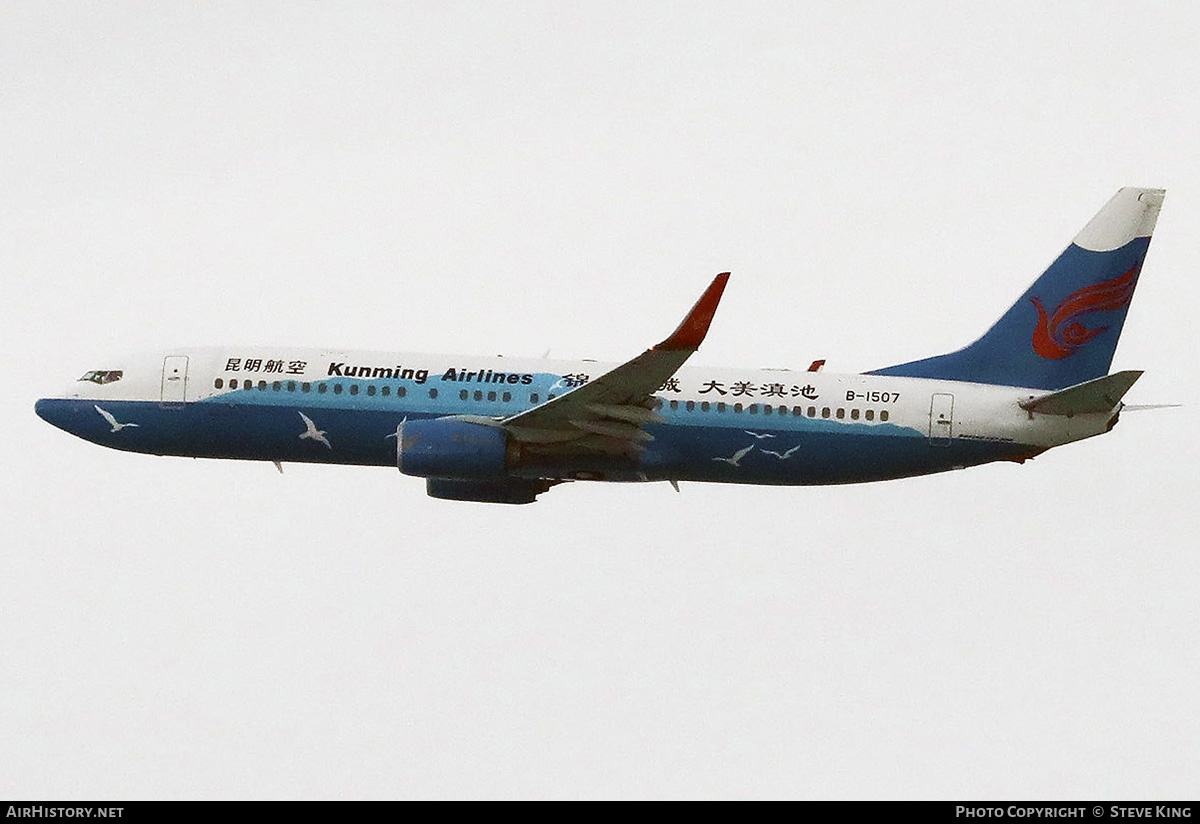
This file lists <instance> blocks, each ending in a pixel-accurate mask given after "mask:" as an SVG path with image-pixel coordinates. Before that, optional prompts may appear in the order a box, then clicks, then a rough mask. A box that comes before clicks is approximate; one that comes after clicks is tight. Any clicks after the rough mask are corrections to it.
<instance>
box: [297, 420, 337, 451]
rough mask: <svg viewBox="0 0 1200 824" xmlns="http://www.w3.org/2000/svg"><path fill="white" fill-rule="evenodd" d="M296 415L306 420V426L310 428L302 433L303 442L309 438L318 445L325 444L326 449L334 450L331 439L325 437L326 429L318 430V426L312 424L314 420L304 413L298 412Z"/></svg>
mask: <svg viewBox="0 0 1200 824" xmlns="http://www.w3.org/2000/svg"><path fill="white" fill-rule="evenodd" d="M296 414H297V415H299V416H300V417H302V418H304V425H305V426H307V427H308V429H306V430H304V431H303V432H301V433H300V439H301V440H304V439H305V438H308V439H310V440H314V441H316V442H317V443H323V444H325V448H326V449H333V445H332V444H330V443H329V439H328V438H326V437H325V430H324V429H317V425H316V424H315V423H313V422H312V418H310V417H308V415H305V414H304V413H303V412H297V413H296Z"/></svg>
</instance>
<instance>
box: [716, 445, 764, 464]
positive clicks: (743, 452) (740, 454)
mask: <svg viewBox="0 0 1200 824" xmlns="http://www.w3.org/2000/svg"><path fill="white" fill-rule="evenodd" d="M752 449H754V444H750V445H749V446H747V447H746V448H745V449H739V450H738V451H737V452H734V453H733V455H732V456H731V457H728V458H713V460H714V461H724V462H725V463H727V464H729V465H730V466H740V465H741V460H742V458H744V457H746V456H747V455H748V454H750V451H751V450H752Z"/></svg>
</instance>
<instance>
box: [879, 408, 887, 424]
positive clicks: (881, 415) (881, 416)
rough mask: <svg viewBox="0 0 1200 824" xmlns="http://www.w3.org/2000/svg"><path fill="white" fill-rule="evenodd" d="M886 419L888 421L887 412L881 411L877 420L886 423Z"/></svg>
mask: <svg viewBox="0 0 1200 824" xmlns="http://www.w3.org/2000/svg"><path fill="white" fill-rule="evenodd" d="M887 419H888V412H887V410H886V409H883V410H881V411H880V412H879V420H881V421H886V420H887Z"/></svg>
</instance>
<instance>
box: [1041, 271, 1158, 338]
mask: <svg viewBox="0 0 1200 824" xmlns="http://www.w3.org/2000/svg"><path fill="white" fill-rule="evenodd" d="M1140 270H1141V265H1140V264H1139V265H1138V266H1134V267H1133V268H1132V269H1130V270H1129V271H1128V272H1126V273H1125V274H1123V275H1121V276H1120V277H1115V278H1113V279H1112V280H1106V281H1103V282H1101V283H1094V284H1092V285H1091V286H1084V287H1083V288H1082V289H1077V290H1076V291H1074V292H1072V293H1071V294H1070V295H1068V296H1067V297H1066V299H1065V300H1063V302H1062V303H1060V304H1059V305H1058V307H1057V308H1056V309H1055V310H1054V313H1053V314H1050V315H1047V313H1046V309H1045V307H1044V306H1042V301H1041V299H1040V298H1032V302H1033V305H1034V307H1035V308H1036V309H1037V313H1038V323H1037V328H1036V329H1034V330H1033V351H1035V352H1037V353H1038V354H1039V355H1041V356H1042V357H1043V358H1049V359H1052V360H1057V359H1059V358H1065V357H1067V356H1068V355H1072V354H1074V353H1075V350H1076V349H1078V348H1079V347H1080V346H1082V345H1083V344H1085V343H1087V342H1088V341H1089V340H1091V339H1092V338H1094V337H1096V335H1099V334H1100V333H1101V332H1103V331H1104V330H1105V329H1107V328H1108V327H1107V326H1098V327H1096V328H1095V329H1089V328H1087V327H1086V326H1084V325H1083V324H1082V323H1080V322H1079V318H1080V317H1081V316H1082V315H1086V314H1087V313H1088V312H1109V311H1112V310H1113V309H1120V308H1121V307H1122V306H1128V305H1129V301H1130V299H1131V298H1132V297H1133V287H1134V286H1135V285H1137V277H1138V272H1139V271H1140Z"/></svg>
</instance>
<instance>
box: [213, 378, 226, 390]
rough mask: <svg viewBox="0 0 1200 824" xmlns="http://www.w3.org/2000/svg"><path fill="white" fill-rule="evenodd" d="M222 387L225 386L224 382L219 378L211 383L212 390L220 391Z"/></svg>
mask: <svg viewBox="0 0 1200 824" xmlns="http://www.w3.org/2000/svg"><path fill="white" fill-rule="evenodd" d="M224 385H225V381H223V380H221V379H220V378H217V379H216V380H215V381H213V388H214V389H220V388H221V387H222V386H224Z"/></svg>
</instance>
